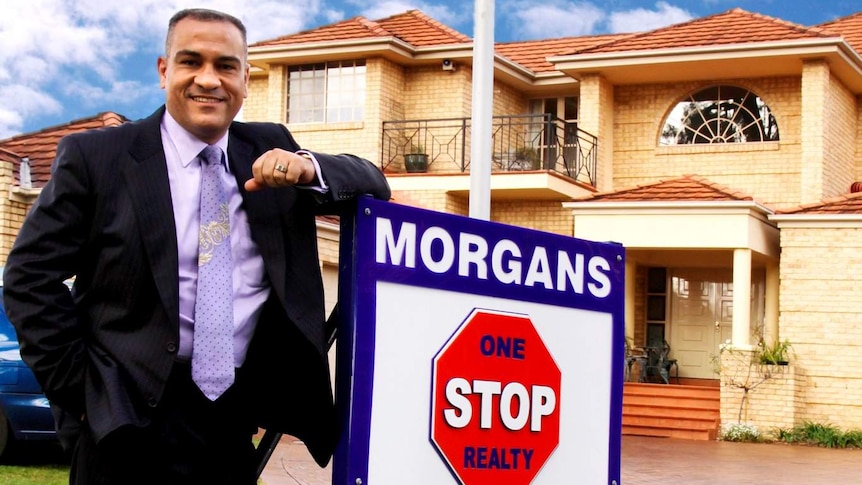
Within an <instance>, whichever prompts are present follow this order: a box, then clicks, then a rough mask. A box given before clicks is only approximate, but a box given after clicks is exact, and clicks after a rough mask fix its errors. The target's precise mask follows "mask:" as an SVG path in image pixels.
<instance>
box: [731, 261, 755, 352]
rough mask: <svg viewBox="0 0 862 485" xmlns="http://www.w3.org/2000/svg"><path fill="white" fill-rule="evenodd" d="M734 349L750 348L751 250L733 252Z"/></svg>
mask: <svg viewBox="0 0 862 485" xmlns="http://www.w3.org/2000/svg"><path fill="white" fill-rule="evenodd" d="M732 344H733V346H734V347H736V348H750V347H751V250H750V249H734V250H733V334H732Z"/></svg>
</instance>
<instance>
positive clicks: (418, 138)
mask: <svg viewBox="0 0 862 485" xmlns="http://www.w3.org/2000/svg"><path fill="white" fill-rule="evenodd" d="M470 125H471V120H470V119H469V118H449V119H433V120H408V121H384V122H383V140H382V141H383V143H382V153H381V156H380V160H381V162H380V163H381V168H383V170H385V171H389V172H401V171H408V169H409V171H416V169H412V168H411V167H408V166H407V164H406V163H405V155H411V154H424V155H426V157H425V158H427V171H429V172H435V173H447V172H456V171H460V172H466V171H468V170H469V168H470V159H469V158H470V143H472V141H473V140H471V137H470V131H471V130H470ZM490 143H491V147H492V148H491V157H492V161H491V163H492V165H491V168H492V170H493V171H525V170H550V171H554V172H557V173H560V174H563V175H565V176H566V177H569V178H571V179H572V180H575V181H578V182H581V183H585V184H589V185H591V186H593V187H595V185H596V164H597V146H598V140H597V139H596V137H595V136H594V135H591V134H589V133H587V132H585V131H583V130H579V129H578V127H577V124H576V123H567V122H565V121H563V120H560V119H558V118H555V117H553V116H550V115H547V114H545V115H514V116H495V117H494V118H493V120H492V126H491V140H490Z"/></svg>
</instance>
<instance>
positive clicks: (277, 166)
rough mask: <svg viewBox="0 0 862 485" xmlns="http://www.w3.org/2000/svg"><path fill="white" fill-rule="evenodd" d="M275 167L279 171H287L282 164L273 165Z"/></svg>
mask: <svg viewBox="0 0 862 485" xmlns="http://www.w3.org/2000/svg"><path fill="white" fill-rule="evenodd" d="M275 169H276V170H278V171H279V172H281V173H287V167H285V166H284V165H282V164H280V163H279V164H278V165H276V166H275Z"/></svg>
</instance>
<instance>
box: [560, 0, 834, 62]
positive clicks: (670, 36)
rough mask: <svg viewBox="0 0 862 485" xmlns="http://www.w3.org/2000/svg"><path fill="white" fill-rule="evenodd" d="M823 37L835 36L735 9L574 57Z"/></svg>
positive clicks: (606, 44)
mask: <svg viewBox="0 0 862 485" xmlns="http://www.w3.org/2000/svg"><path fill="white" fill-rule="evenodd" d="M825 37H834V36H833V35H830V34H829V33H828V32H824V31H822V30H821V29H819V28H817V27H805V26H802V25H798V24H794V23H792V22H788V21H786V20H781V19H777V18H774V17H769V16H766V15H761V14H757V13H751V12H747V11H745V10H742V9H740V8H734V9H731V10H728V11H726V12H722V13H718V14H715V15H709V16H706V17H701V18H697V19H694V20H691V21H689V22H684V23H681V24H675V25H671V26H669V27H665V28H661V29H656V30H652V31H649V32H643V33H640V34H635V35H631V36H627V37H624V38H622V39H618V40H614V41H611V42H608V43H605V44H602V45H599V46H595V47H590V48H586V49H582V50H580V51H576V52H574V53H577V54H585V53H600V52H622V51H639V50H651V49H670V48H681V47H704V46H711V45H721V44H745V43H751V42H777V41H788V40H797V39H813V38H825Z"/></svg>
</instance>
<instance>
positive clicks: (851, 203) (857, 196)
mask: <svg viewBox="0 0 862 485" xmlns="http://www.w3.org/2000/svg"><path fill="white" fill-rule="evenodd" d="M775 213H776V214H862V192H855V193H851V194H845V195H841V196H838V197H834V198H831V199H827V200H824V201H822V202H817V203H813V204H804V205H800V206H796V207H793V208H790V209H783V210H779V211H775Z"/></svg>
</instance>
